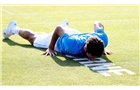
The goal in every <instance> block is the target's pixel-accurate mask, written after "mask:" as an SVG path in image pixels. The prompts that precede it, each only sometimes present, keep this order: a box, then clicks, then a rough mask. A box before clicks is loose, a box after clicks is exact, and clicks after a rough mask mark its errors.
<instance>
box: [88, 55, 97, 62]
mask: <svg viewBox="0 0 140 90" xmlns="http://www.w3.org/2000/svg"><path fill="white" fill-rule="evenodd" d="M86 55H87V57H88V59H89V60H91V61H93V60H94V59H95V58H98V57H97V56H92V55H91V54H89V53H86Z"/></svg>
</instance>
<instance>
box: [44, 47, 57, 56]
mask: <svg viewBox="0 0 140 90" xmlns="http://www.w3.org/2000/svg"><path fill="white" fill-rule="evenodd" d="M42 55H46V56H56V55H57V52H56V51H55V50H52V49H50V48H48V49H47V50H46V51H45V52H44V53H43V54H42Z"/></svg>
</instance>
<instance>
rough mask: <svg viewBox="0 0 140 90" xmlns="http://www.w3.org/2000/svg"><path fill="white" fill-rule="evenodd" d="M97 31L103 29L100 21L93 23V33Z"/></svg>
mask: <svg viewBox="0 0 140 90" xmlns="http://www.w3.org/2000/svg"><path fill="white" fill-rule="evenodd" d="M98 29H104V26H103V24H102V23H101V22H100V21H96V22H95V23H94V31H96V30H98Z"/></svg>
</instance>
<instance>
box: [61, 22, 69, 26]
mask: <svg viewBox="0 0 140 90" xmlns="http://www.w3.org/2000/svg"><path fill="white" fill-rule="evenodd" d="M61 25H62V26H63V27H68V26H69V20H63V21H62V23H61Z"/></svg>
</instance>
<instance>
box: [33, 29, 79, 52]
mask: <svg viewBox="0 0 140 90" xmlns="http://www.w3.org/2000/svg"><path fill="white" fill-rule="evenodd" d="M65 29H66V30H67V33H68V34H69V35H72V34H80V32H79V31H78V30H76V29H73V28H69V27H65ZM53 32H54V31H53ZM53 32H51V33H50V34H46V33H41V34H38V36H37V38H36V39H35V41H34V43H33V46H34V47H36V48H48V46H49V44H50V42H51V39H52V35H53ZM56 44H57V41H56ZM56 44H55V47H54V50H56V51H58V49H57V46H56Z"/></svg>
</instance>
